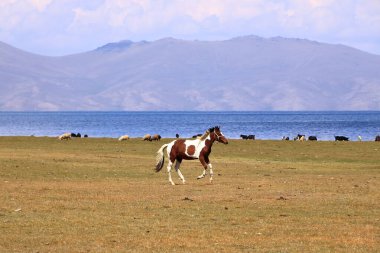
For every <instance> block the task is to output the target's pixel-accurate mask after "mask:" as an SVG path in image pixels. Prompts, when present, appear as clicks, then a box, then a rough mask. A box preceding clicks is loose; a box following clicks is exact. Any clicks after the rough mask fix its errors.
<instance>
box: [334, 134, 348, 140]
mask: <svg viewBox="0 0 380 253" xmlns="http://www.w3.org/2000/svg"><path fill="white" fill-rule="evenodd" d="M334 137H335V141H348V137H346V136H339V135H338V136H334Z"/></svg>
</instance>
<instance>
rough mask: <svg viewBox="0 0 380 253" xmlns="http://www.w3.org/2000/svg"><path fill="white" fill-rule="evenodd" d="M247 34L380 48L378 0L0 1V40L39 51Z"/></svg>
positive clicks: (379, 8) (378, 51) (222, 37)
mask: <svg viewBox="0 0 380 253" xmlns="http://www.w3.org/2000/svg"><path fill="white" fill-rule="evenodd" d="M249 34H254V35H259V36H264V37H272V36H278V35H280V36H284V37H301V38H309V39H313V40H319V41H322V42H330V43H340V44H349V45H362V46H363V48H362V49H364V50H366V49H367V50H374V48H375V52H377V53H379V54H380V44H379V43H378V41H379V38H380V1H355V0H347V1H345V3H344V4H342V2H341V1H338V0H288V1H276V0H239V1H236V0H191V1H190V0H188V1H186V0H185V1H183V0H171V1H166V0H82V1H76V0H59V1H58V0H1V1H0V40H5V41H6V42H8V43H11V44H14V45H17V46H20V47H21V48H24V49H28V50H32V51H38V52H41V53H43V51H46V52H54V45H46V43H48V41H51V38H52V37H53V38H54V37H55V38H61V39H62V40H66V41H67V43H70V42H73V43H76V44H75V45H74V44H73V45H68V46H67V48H68V49H70V50H72V48H75V47H76V48H77V50H76V51H85V50H89V49H91V48H89V46H90V47H93V46H94V45H97V46H100V45H101V44H103V43H107V42H111V41H112V40H122V39H133V40H144V39H145V40H152V39H159V38H162V37H169V36H171V37H179V38H185V39H211V40H212V39H227V38H230V37H233V36H241V35H249ZM44 41H45V42H44ZM44 43H45V44H44ZM350 43H354V44H350ZM33 47H35V48H37V47H39V49H37V50H36V49H33ZM62 53H68V52H62ZM53 54H54V53H53ZM55 54H60V53H59V52H57V53H55Z"/></svg>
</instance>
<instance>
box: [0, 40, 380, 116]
mask: <svg viewBox="0 0 380 253" xmlns="http://www.w3.org/2000/svg"><path fill="white" fill-rule="evenodd" d="M0 56H1V57H0V88H1V89H2V91H3V92H2V94H0V110H2V111H4V110H10V111H19V110H36V111H39V110H53V111H56V110H70V111H77V110H101V111H103V110H137V111H139V110H163V111H165V110H313V111H314V110H379V109H380V74H379V71H378V69H380V56H377V55H374V54H370V53H366V52H363V51H360V50H358V49H354V48H351V47H348V46H344V45H334V44H326V43H321V42H317V41H311V40H307V39H292V38H282V37H273V38H268V39H266V38H261V37H258V36H254V35H251V36H243V37H236V38H232V39H228V40H220V41H199V40H191V41H189V40H178V39H174V38H163V39H160V40H156V41H151V42H148V41H140V42H132V41H129V40H124V41H120V42H113V43H108V44H105V45H103V46H101V47H98V48H96V49H94V50H91V51H87V52H83V53H80V54H72V55H66V56H59V57H50V56H41V55H35V54H32V53H28V52H24V51H22V50H19V49H17V48H14V47H12V46H10V45H9V47H8V45H7V44H5V43H0ZM208 92H209V93H208Z"/></svg>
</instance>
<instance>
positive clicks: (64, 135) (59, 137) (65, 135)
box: [58, 133, 71, 140]
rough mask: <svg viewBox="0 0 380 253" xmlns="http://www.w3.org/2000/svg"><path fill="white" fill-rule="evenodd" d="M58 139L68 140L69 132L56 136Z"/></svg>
mask: <svg viewBox="0 0 380 253" xmlns="http://www.w3.org/2000/svg"><path fill="white" fill-rule="evenodd" d="M58 139H59V140H70V139H71V133H64V134H61V135H60V136H58Z"/></svg>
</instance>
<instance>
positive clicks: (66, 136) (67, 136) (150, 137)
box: [58, 133, 380, 141]
mask: <svg viewBox="0 0 380 253" xmlns="http://www.w3.org/2000/svg"><path fill="white" fill-rule="evenodd" d="M200 136H202V134H196V135H194V136H193V138H199V137H200ZM81 137H82V135H81V134H80V133H77V134H75V133H64V134H62V135H60V136H58V139H59V140H69V139H71V138H81ZM83 137H84V138H87V137H88V135H87V134H85V135H83ZM129 138H130V137H129V135H122V136H120V137H119V138H118V140H119V141H126V140H129ZM176 138H179V134H176ZM240 138H241V139H243V140H255V139H256V136H255V135H253V134H250V135H245V134H241V135H240ZM334 138H335V141H349V138H348V137H346V136H341V135H338V136H334ZM142 140H144V141H159V140H161V135H159V134H154V135H150V134H146V135H144V136H143V137H142ZM282 140H284V141H288V140H290V138H289V137H288V136H284V137H282ZM293 140H295V141H306V140H309V141H317V140H318V139H317V136H312V135H311V136H309V137H308V138H306V136H305V135H304V134H298V135H297V136H296V137H294V138H293ZM358 140H359V141H361V140H362V138H361V136H358ZM375 141H380V135H377V136H376V137H375Z"/></svg>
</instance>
